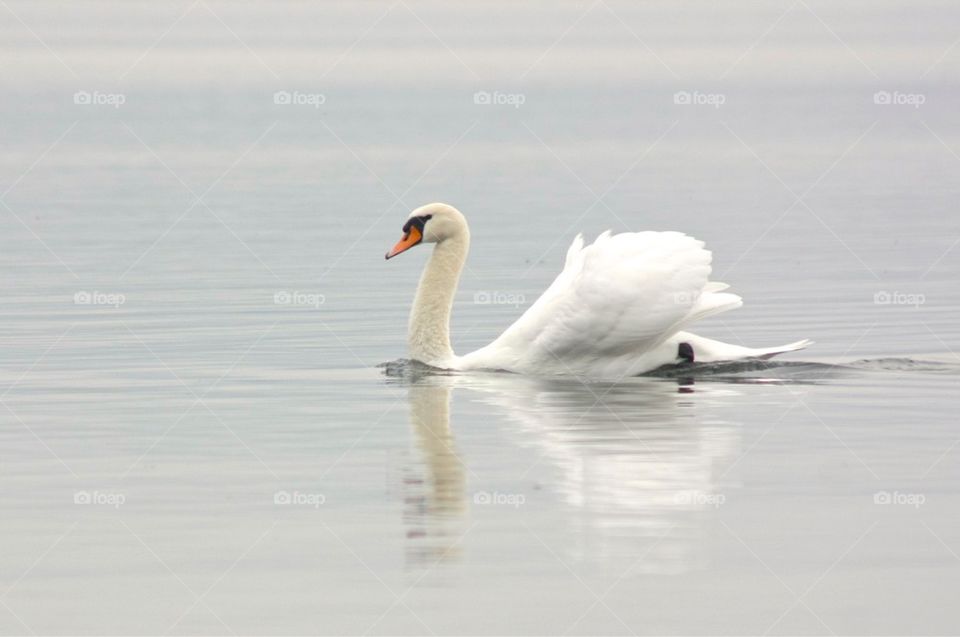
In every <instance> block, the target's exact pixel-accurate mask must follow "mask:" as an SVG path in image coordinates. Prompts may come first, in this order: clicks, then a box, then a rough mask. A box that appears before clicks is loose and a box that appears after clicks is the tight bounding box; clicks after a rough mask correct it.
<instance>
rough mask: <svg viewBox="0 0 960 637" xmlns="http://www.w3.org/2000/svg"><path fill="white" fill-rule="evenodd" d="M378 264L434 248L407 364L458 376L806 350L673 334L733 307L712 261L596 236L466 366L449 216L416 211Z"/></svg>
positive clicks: (577, 370) (465, 241)
mask: <svg viewBox="0 0 960 637" xmlns="http://www.w3.org/2000/svg"><path fill="white" fill-rule="evenodd" d="M403 233H404V234H403V238H401V239H400V241H398V242H397V244H396V245H395V246H394V247H393V249H392V250H390V252H388V253H387V254H386V258H387V259H390V258H392V257H395V256H397V255H398V254H400V253H401V252H405V251H406V250H409V249H410V248H412V247H414V246H415V245H418V244H420V243H435V244H436V246H435V247H434V249H433V254H432V255H431V257H430V260H429V261H428V262H427V265H426V267H425V268H424V270H423V275H422V276H421V277H420V285H419V286H418V287H417V294H416V298H415V299H414V302H413V309H412V310H411V312H410V323H409V328H408V345H409V348H410V357H411V358H412V359H414V360H417V361H420V362H422V363H425V364H427V365H430V366H432V367H438V368H441V369H450V370H458V371H466V370H481V369H483V370H504V371H510V372H516V373H522V374H538V375H575V376H581V377H587V378H622V377H624V376H630V375H637V374H642V373H644V372H649V371H652V370H654V369H656V368H658V367H661V366H663V365H669V364H672V363H681V362H683V361H694V360H695V361H698V362H714V361H728V360H737V359H744V358H768V357H770V356H774V355H775V354H780V353H783V352H792V351H794V350H798V349H803V348H804V347H806V346H807V345H809V344H810V343H811V341H807V340H803V341H797V342H796V343H790V344H787V345H781V346H780V347H772V348H767V349H754V348H749V347H741V346H739V345H731V344H728V343H721V342H720V341H714V340H711V339H708V338H703V337H700V336H696V335H694V334H691V333H689V332H684V331H681V330H682V329H683V328H685V327H687V326H688V325H690V324H691V323H693V322H695V321H697V320H699V319H702V318H704V317H706V316H710V315H712V314H717V313H719V312H725V311H727V310H732V309H735V308H738V307H740V306H741V305H742V304H743V302H742V301H741V299H740V297H739V296H737V295H735V294H730V293H729V292H723V290H725V289H726V288H727V286H726V285H725V284H723V283H715V282H711V281H708V280H707V279H708V278H709V276H710V271H711V268H710V260H711V254H710V252H709V251H708V250H705V249H704V248H703V242H701V241H697V240H696V239H694V238H692V237H688V236H686V235H684V234H682V233H679V232H625V233H622V234H617V235H611V234H610V232H609V231H608V232H604V233H603V234H601V235H600V236H599V237H597V240H596V241H594V242H593V244H591V245H588V246H584V242H583V236H582V235H578V236H577V238H576V239H574V240H573V244H572V245H571V246H570V249H569V250H567V260H566V263H565V264H564V267H563V271H561V272H560V275H559V276H557V278H556V280H554V282H553V284H551V285H550V287H549V288H547V291H546V292H544V293H543V295H541V296H540V298H539V299H537V301H536V303H534V304H533V305H532V306H530V308H529V309H528V310H527V311H526V312H524V314H523V316H521V317H520V318H519V319H518V320H517V321H516V322H515V323H514V324H513V325H511V326H510V327H508V328H507V329H506V330H505V331H504V332H503V334H501V335H500V337H499V338H497V339H496V340H495V341H493V342H492V343H490V344H489V345H487V346H486V347H482V348H480V349H478V350H477V351H475V352H471V353H470V354H467V355H465V356H457V355H456V354H454V353H453V349H452V348H451V346H450V310H451V308H452V306H453V297H454V294H455V293H456V290H457V284H458V282H459V280H460V272H461V270H462V269H463V264H464V261H465V260H466V258H467V252H468V251H469V248H470V229H469V228H468V227H467V220H466V219H465V218H464V216H463V215H462V214H461V213H460V211H459V210H457V209H456V208H454V207H453V206H449V205H447V204H442V203H432V204H428V205H426V206H422V207H420V208H417V209H416V210H414V211H413V212H412V213H410V216H409V217H408V218H407V222H406V223H405V224H404V226H403Z"/></svg>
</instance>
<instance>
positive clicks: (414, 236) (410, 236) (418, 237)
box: [384, 226, 423, 259]
mask: <svg viewBox="0 0 960 637" xmlns="http://www.w3.org/2000/svg"><path fill="white" fill-rule="evenodd" d="M422 240H423V235H422V234H420V230H418V229H417V227H416V226H411V227H410V232H408V233H407V234H405V235H403V238H402V239H400V240H399V241H397V245H395V246H393V249H392V250H390V252H388V253H387V255H386V256H385V257H384V258H385V259H390V258H393V257H395V256H397V255H398V254H400V253H401V252H406V251H407V250H409V249H410V248H412V247H413V246H415V245H417V244H418V243H420V241H422Z"/></svg>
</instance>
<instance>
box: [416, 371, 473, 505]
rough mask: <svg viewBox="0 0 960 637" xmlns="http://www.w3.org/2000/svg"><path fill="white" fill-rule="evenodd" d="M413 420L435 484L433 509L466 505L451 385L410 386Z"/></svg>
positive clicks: (432, 481)
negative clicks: (452, 417) (452, 420)
mask: <svg viewBox="0 0 960 637" xmlns="http://www.w3.org/2000/svg"><path fill="white" fill-rule="evenodd" d="M410 421H411V424H412V425H413V427H414V431H416V433H417V438H418V441H419V444H420V448H421V449H422V450H423V455H424V461H425V464H426V466H427V469H428V470H429V471H430V478H431V480H430V481H431V483H432V485H433V494H432V500H433V504H434V507H433V510H434V511H437V512H440V513H455V512H457V511H460V510H461V509H463V488H464V483H465V479H464V471H463V465H462V464H461V461H460V459H459V457H458V456H457V453H456V451H455V450H454V439H453V432H452V431H451V430H450V388H449V387H431V386H412V387H410Z"/></svg>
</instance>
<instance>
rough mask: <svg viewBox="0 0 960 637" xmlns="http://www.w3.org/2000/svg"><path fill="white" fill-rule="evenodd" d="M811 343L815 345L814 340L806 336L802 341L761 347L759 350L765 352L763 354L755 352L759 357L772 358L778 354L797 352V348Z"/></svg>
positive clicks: (799, 348)
mask: <svg viewBox="0 0 960 637" xmlns="http://www.w3.org/2000/svg"><path fill="white" fill-rule="evenodd" d="M810 345H813V341H811V340H810V339H809V338H805V339H803V340H802V341H795V342H793V343H787V344H786V345H781V346H780V347H768V348H761V349H759V350H758V351H760V352H763V353H762V354H755V356H756V357H757V358H771V357H773V356H776V355H777V354H784V353H786V352H796V351H797V350H801V349H806V348H807V347H809V346H810Z"/></svg>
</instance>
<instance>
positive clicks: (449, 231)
mask: <svg viewBox="0 0 960 637" xmlns="http://www.w3.org/2000/svg"><path fill="white" fill-rule="evenodd" d="M467 232H468V230H467V220H466V218H465V217H464V216H463V214H461V212H460V211H459V210H457V209H456V208H454V207H453V206H449V205H447V204H445V203H431V204H427V205H426V206H420V207H419V208H417V209H416V210H414V211H413V212H411V213H410V216H409V217H407V222H406V223H404V224H403V237H402V238H401V239H400V241H398V242H397V245H395V246H393V249H392V250H390V252H388V253H387V255H386V258H387V259H389V258H391V257H395V256H397V255H398V254H400V253H401V252H406V251H407V250H409V249H410V248H412V247H413V246H415V245H418V244H420V243H441V242H443V241H446V240H448V239H454V238H459V237H463V236H464V235H466V234H467Z"/></svg>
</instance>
